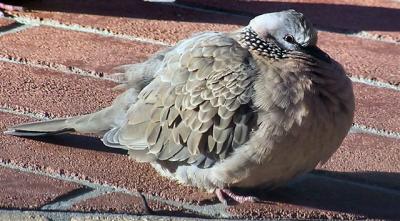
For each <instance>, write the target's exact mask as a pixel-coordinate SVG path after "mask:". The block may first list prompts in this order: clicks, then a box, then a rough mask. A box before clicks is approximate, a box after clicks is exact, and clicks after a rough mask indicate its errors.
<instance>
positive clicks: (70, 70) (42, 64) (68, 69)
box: [0, 55, 115, 82]
mask: <svg viewBox="0 0 400 221" xmlns="http://www.w3.org/2000/svg"><path fill="white" fill-rule="evenodd" d="M0 62H8V63H13V64H22V65H28V66H31V67H35V68H42V69H46V70H52V71H57V72H62V73H65V74H75V75H80V76H84V77H93V78H96V79H101V80H108V81H114V82H115V80H113V79H110V78H107V77H102V76H103V75H104V73H102V72H97V71H86V70H83V69H80V68H77V67H73V66H65V65H63V64H57V63H50V62H46V61H30V60H28V59H25V58H14V57H11V56H8V57H4V56H1V55H0Z"/></svg>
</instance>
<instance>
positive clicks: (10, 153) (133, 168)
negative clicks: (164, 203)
mask: <svg viewBox="0 0 400 221" xmlns="http://www.w3.org/2000/svg"><path fill="white" fill-rule="evenodd" d="M28 120H29V119H27V118H23V119H22V118H20V117H18V116H13V115H10V114H5V113H0V130H4V129H5V128H6V127H7V126H10V125H13V124H16V123H21V122H26V121H28ZM0 140H1V141H2V145H1V146H0V160H3V161H10V162H12V163H15V164H18V165H21V166H24V167H32V168H37V169H40V170H44V171H47V172H50V173H56V174H65V175H68V176H75V177H77V178H80V179H84V180H89V181H93V182H98V183H108V184H112V185H116V186H119V187H126V188H128V189H131V190H139V191H143V192H145V193H150V194H153V195H157V196H160V197H163V198H167V199H171V200H185V201H194V202H201V201H204V200H209V199H210V197H213V195H210V194H206V193H203V192H201V191H200V190H197V189H196V188H193V187H184V186H182V185H178V184H177V183H175V182H174V181H170V180H168V179H166V178H163V177H161V176H159V175H158V174H157V173H156V171H155V170H154V169H152V167H151V166H150V165H149V164H146V163H135V162H134V161H132V160H129V159H128V157H127V156H126V155H122V154H121V153H123V151H120V153H118V151H116V150H115V151H113V150H110V149H109V148H106V147H105V146H103V144H102V143H101V141H100V140H99V139H97V138H93V137H92V138H91V137H86V136H79V135H60V136H57V137H49V138H43V139H40V138H39V139H37V140H32V139H26V138H18V137H11V136H5V135H3V134H0Z"/></svg>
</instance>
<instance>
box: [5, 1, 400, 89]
mask: <svg viewBox="0 0 400 221" xmlns="http://www.w3.org/2000/svg"><path fill="white" fill-rule="evenodd" d="M163 4H171V3H163ZM173 4H176V3H173ZM19 18H22V17H19ZM26 19H30V20H37V23H38V24H41V23H43V22H45V20H43V21H41V20H38V19H31V18H26ZM54 22H55V23H57V21H54ZM59 24H60V25H62V26H63V29H68V30H75V29H71V28H68V27H70V26H69V25H63V24H61V23H59ZM71 26H73V25H71ZM29 27H32V25H31V26H29ZM52 27H58V26H56V25H55V26H52ZM82 28H83V29H90V30H97V29H93V28H86V27H82ZM78 31H82V30H78ZM84 32H85V31H84ZM87 32H89V33H94V34H98V33H96V32H90V31H87ZM100 32H101V31H100ZM106 32H109V31H106ZM110 33H112V32H110ZM110 35H113V34H110ZM353 35H354V34H353ZM126 36H127V35H126ZM130 40H132V41H138V40H137V38H136V37H132V38H131V39H130ZM144 41H146V42H147V43H149V42H148V41H153V40H151V39H144ZM150 43H151V42H150ZM162 45H163V46H170V45H169V44H167V43H162ZM0 61H4V62H11V63H16V64H25V65H30V66H33V67H37V68H44V69H49V70H54V71H59V72H63V73H67V74H77V75H81V76H88V77H94V78H97V79H102V80H109V81H113V82H116V80H114V79H112V78H107V77H102V76H103V75H104V73H101V72H96V71H87V70H83V69H80V68H78V67H73V66H65V65H62V64H57V63H49V62H45V61H29V60H27V59H20V58H13V57H0ZM351 80H352V81H353V82H357V83H362V84H366V85H369V86H373V87H379V88H385V89H391V90H396V91H400V86H398V85H393V84H390V83H386V82H382V81H377V80H372V79H368V78H363V77H351Z"/></svg>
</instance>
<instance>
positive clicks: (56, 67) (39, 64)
mask: <svg viewBox="0 0 400 221" xmlns="http://www.w3.org/2000/svg"><path fill="white" fill-rule="evenodd" d="M1 61H2V62H8V63H13V64H22V65H28V66H32V67H35V68H43V69H47V70H52V71H57V72H62V73H66V74H76V75H80V76H85V77H93V78H96V79H101V80H107V81H112V82H116V83H119V82H118V81H117V80H115V79H112V78H109V77H107V76H105V77H101V76H103V75H104V73H100V72H95V71H86V70H83V69H80V68H77V67H72V66H69V67H67V66H65V65H62V64H56V63H46V62H43V61H29V60H27V59H21V58H14V57H4V56H0V62H1ZM350 79H351V80H352V81H353V82H355V83H360V84H366V85H368V86H373V87H378V88H384V89H390V90H395V91H400V86H398V85H393V84H390V83H386V82H382V81H377V80H372V79H368V78H363V77H354V76H353V77H350Z"/></svg>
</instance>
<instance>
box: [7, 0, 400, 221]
mask: <svg viewBox="0 0 400 221" xmlns="http://www.w3.org/2000/svg"><path fill="white" fill-rule="evenodd" d="M22 3H23V4H26V5H25V6H27V7H29V8H31V9H33V11H30V12H23V13H15V15H16V16H17V17H18V16H22V18H26V17H30V18H37V19H38V20H41V21H44V22H45V23H46V22H47V23H48V24H52V25H55V26H56V27H49V26H45V25H41V26H39V27H36V26H32V27H29V28H27V29H23V30H20V31H18V32H13V28H15V27H16V23H13V21H12V20H10V19H1V18H0V47H1V50H0V58H1V59H3V60H4V59H5V60H7V59H8V60H15V61H16V62H15V63H14V64H13V63H10V62H0V79H1V81H0V94H1V96H0V107H6V108H11V109H17V110H22V111H26V112H29V111H33V112H35V113H44V114H45V115H50V116H66V115H76V114H81V113H88V112H93V111H95V110H98V109H100V108H101V107H104V106H107V105H109V104H110V103H111V102H112V100H113V99H114V98H115V97H116V96H117V94H118V93H119V92H115V91H112V90H111V88H112V87H114V86H115V85H116V84H115V83H112V82H109V81H105V80H102V79H98V78H92V77H83V76H78V75H76V74H69V72H71V71H75V72H76V71H79V70H77V69H76V68H78V69H83V70H84V71H87V72H89V73H94V74H99V75H101V74H102V72H105V73H106V74H107V73H110V72H112V69H113V68H114V67H116V66H118V65H121V64H127V63H135V62H139V61H142V60H144V59H146V58H147V57H148V56H149V55H150V54H152V53H154V52H155V51H157V50H159V49H160V48H163V46H160V45H156V44H150V43H140V42H139V41H132V40H123V39H122V38H120V37H105V35H104V33H108V34H111V35H112V34H113V33H114V34H115V33H116V34H124V35H129V36H137V37H139V38H145V39H148V40H151V39H153V40H159V41H164V42H167V43H172V44H173V43H175V42H176V41H178V40H180V39H183V38H186V37H188V36H190V35H192V33H195V32H199V31H206V30H211V31H230V30H234V29H236V28H238V27H240V25H246V24H247V23H248V20H249V18H248V17H246V16H248V15H250V14H258V13H265V12H268V11H276V10H280V9H288V8H295V9H298V10H300V11H302V12H304V13H305V14H306V15H307V17H309V18H310V19H311V20H312V21H313V22H314V23H315V24H316V25H317V26H318V27H319V28H323V29H327V30H331V31H334V32H337V33H336V34H335V33H332V32H320V34H319V46H320V47H321V48H322V49H323V50H325V51H326V52H328V53H329V54H330V56H331V57H333V58H335V59H336V60H338V61H339V62H340V63H342V64H343V66H344V67H345V69H346V71H347V72H348V74H349V75H350V76H355V77H360V78H368V79H373V80H378V81H380V82H384V83H390V84H392V85H399V84H400V77H399V76H400V75H399V70H400V63H399V62H398V58H399V55H400V47H399V45H398V44H397V43H388V42H387V40H394V41H399V40H400V34H399V33H400V32H399V31H400V26H399V23H398V22H397V23H396V22H395V21H397V20H400V18H399V16H400V14H399V10H400V3H399V2H398V1H390V0H381V1H378V0H366V1H363V0H330V1H323V0H281V1H278V0H271V1H265V0H254V1H225V0H224V1H216V0H212V1H211V0H205V1H192V0H178V3H183V4H186V3H189V4H191V5H192V6H193V4H194V3H195V4H197V5H199V4H201V5H202V6H207V7H211V8H214V9H215V8H221V9H223V10H226V11H231V12H234V13H239V14H241V15H244V16H234V15H229V14H226V13H225V14H224V13H213V12H205V11H204V10H203V11H199V10H192V9H190V8H179V7H175V6H173V5H168V4H160V3H149V2H144V1H127V0H121V1H113V2H110V1H106V0H100V1H95V2H94V1H89V0H84V1H67V0H53V1H50V0H42V1H26V2H25V1H24V2H22ZM25 21H27V20H25ZM28 23H29V22H28ZM60 24H61V25H64V24H65V25H67V26H69V28H70V29H74V28H76V29H80V30H83V31H85V30H86V31H87V30H94V29H96V30H97V31H99V33H103V34H93V33H87V32H79V31H72V30H68V28H67V29H64V28H60V27H61V26H60ZM76 24H78V25H80V26H76ZM17 26H18V25H17ZM57 26H58V28H57ZM87 28H92V29H87ZM9 30H11V31H10V32H7V33H4V32H5V31H9ZM358 31H365V33H367V35H366V37H365V36H364V37H355V36H351V35H348V34H349V33H352V32H358ZM343 33H345V34H343ZM120 36H121V35H120ZM359 36H360V35H359ZM368 38H370V39H368ZM371 38H376V39H379V38H380V39H381V40H384V41H380V40H371ZM22 63H28V64H22ZM35 65H36V66H41V67H50V69H52V70H50V69H48V68H38V67H34V66H35ZM54 69H57V70H64V72H65V73H64V72H58V71H53V70H54ZM354 91H355V95H356V114H355V122H356V123H358V124H362V125H366V126H368V127H373V128H378V129H383V130H389V131H395V132H400V123H399V122H400V112H399V110H400V106H399V102H398V97H399V94H400V93H399V92H398V91H396V90H392V89H385V88H379V87H373V86H367V85H365V84H360V83H357V84H354ZM0 111H1V112H0V131H3V130H4V129H5V128H6V127H8V126H10V125H14V124H18V123H22V122H28V121H32V119H30V118H28V117H23V116H19V115H17V114H11V113H4V110H0ZM399 143H400V142H399V139H390V138H386V137H383V136H379V135H377V134H375V135H373V134H350V135H349V136H348V137H347V138H346V139H345V141H344V143H343V144H342V146H341V147H340V148H339V150H338V151H337V152H336V153H335V154H334V156H333V157H332V158H331V159H330V160H329V161H328V162H327V163H326V164H325V165H323V166H320V167H318V170H316V171H314V172H312V173H311V174H309V175H306V176H303V177H301V178H299V179H297V180H295V181H293V182H292V183H290V184H289V185H288V186H285V187H281V188H278V189H276V190H272V191H255V192H253V193H252V194H254V195H256V196H258V197H259V198H261V199H262V200H263V202H262V203H253V204H251V203H246V204H241V205H235V206H231V207H228V208H227V210H228V212H230V213H231V214H232V215H233V216H234V217H238V218H243V219H252V218H259V219H266V218H273V219H285V218H291V219H362V218H371V219H373V218H376V219H396V218H399V217H400V212H399V211H400V206H399V205H400V204H399V203H398V202H399V201H400V181H399V180H400V167H399V165H400V163H399V162H400V158H399V156H400V155H399V151H400V149H399V148H400V145H399ZM0 162H3V163H6V164H9V165H16V166H17V167H24V168H27V170H33V171H44V172H47V173H49V174H56V175H57V174H60V175H65V176H69V177H74V178H75V179H80V180H84V181H89V182H94V183H101V184H107V185H111V186H117V187H123V188H126V189H128V190H130V191H140V192H143V193H148V194H151V195H154V196H158V197H160V198H162V199H167V200H176V201H181V202H193V203H199V204H214V203H216V202H217V200H216V198H215V196H213V195H212V194H207V193H204V192H202V191H201V190H198V189H196V188H192V187H184V186H181V185H179V184H177V183H175V182H173V181H170V180H168V179H166V178H163V177H161V176H159V175H158V174H157V173H156V172H155V170H154V169H152V168H151V166H150V165H148V164H143V163H136V162H133V161H131V160H129V159H128V157H127V156H126V152H125V151H123V150H111V149H110V148H107V147H105V146H104V145H103V144H102V142H101V141H100V140H99V139H98V138H96V137H93V136H82V135H61V136H57V137H48V138H35V139H27V138H18V137H11V136H5V135H3V134H2V133H0ZM21 180H22V181H23V182H21ZM0 181H1V182H0V185H3V184H4V183H6V184H7V185H8V184H9V183H18V184H20V183H22V186H21V188H19V189H18V190H21V191H12V190H13V189H12V188H11V189H10V188H9V189H7V188H3V189H6V190H7V191H6V193H7V194H9V195H6V194H0V208H30V209H37V208H38V207H41V206H42V205H44V204H46V203H48V202H52V201H53V200H54V199H60V198H58V197H59V196H63V195H64V194H66V193H68V192H70V191H73V190H75V189H77V188H81V186H77V185H75V184H70V183H66V182H64V181H58V180H55V179H54V178H47V177H42V176H37V175H32V174H25V173H19V172H17V171H15V170H9V169H4V168H0ZM14 189H15V188H14ZM10 194H11V195H10ZM46 194H50V195H46ZM51 194H52V195H51ZM9 196H10V197H9ZM64 196H65V195H64ZM6 197H9V198H12V200H4V199H5V198H6ZM7 199H8V198H7ZM61 199H62V198H61ZM178 203H179V202H178ZM149 204H150V207H151V208H152V209H153V210H155V212H156V214H155V215H167V216H185V217H187V216H193V214H191V213H190V212H188V211H186V210H184V209H182V208H180V207H172V206H168V205H166V204H163V203H160V202H158V201H157V202H156V201H151V200H150V201H149ZM196 208H197V207H196ZM211 208H213V209H215V210H218V209H221V210H223V209H224V208H223V207H219V206H216V207H211ZM70 209H71V210H73V211H78V212H90V213H91V212H107V213H132V214H143V213H144V210H143V207H142V202H141V201H140V199H139V198H137V197H134V196H131V195H127V194H125V193H110V194H106V195H102V196H99V197H96V198H92V199H88V200H84V201H80V202H76V203H75V204H74V205H73V206H72V208H70ZM194 216H196V215H194Z"/></svg>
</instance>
